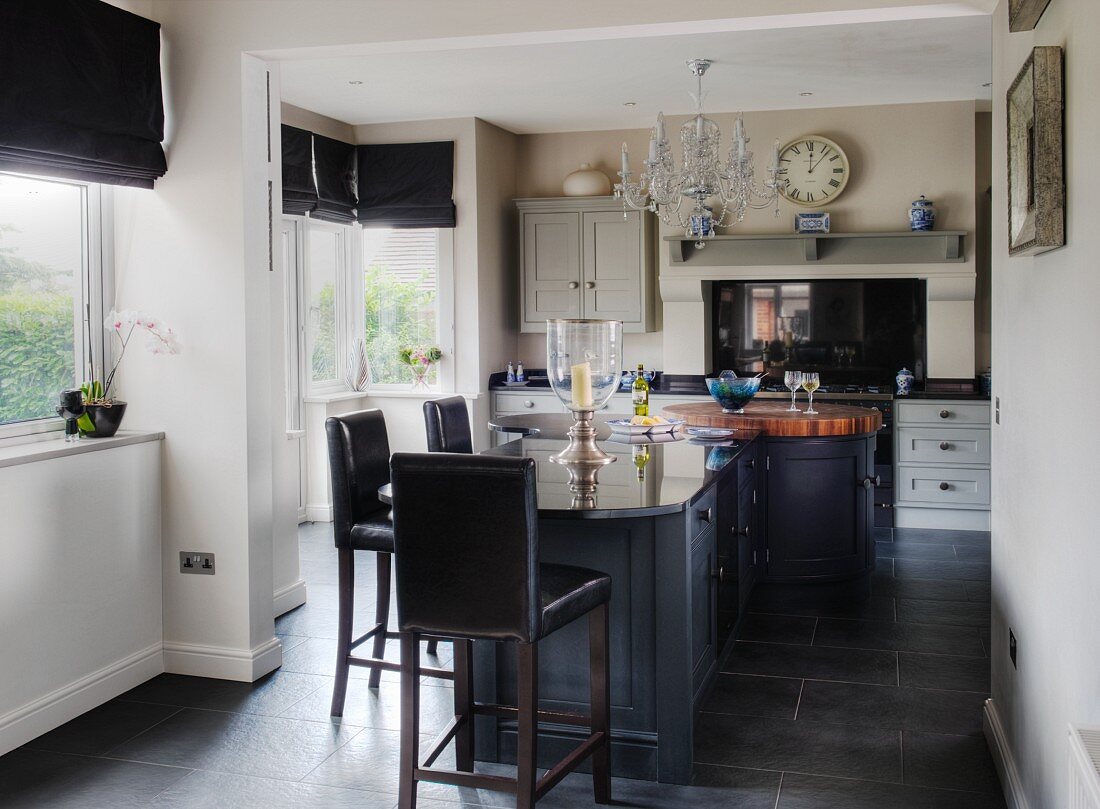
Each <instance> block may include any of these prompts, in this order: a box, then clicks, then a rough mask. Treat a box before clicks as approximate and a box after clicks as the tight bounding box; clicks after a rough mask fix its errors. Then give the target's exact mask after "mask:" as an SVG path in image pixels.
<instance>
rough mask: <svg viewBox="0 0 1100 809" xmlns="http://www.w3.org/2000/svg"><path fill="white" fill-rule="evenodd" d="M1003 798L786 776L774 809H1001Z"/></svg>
mask: <svg viewBox="0 0 1100 809" xmlns="http://www.w3.org/2000/svg"><path fill="white" fill-rule="evenodd" d="M1004 807H1005V803H1004V798H1002V797H1000V796H997V795H978V794H975V793H973V792H958V791H953V790H943V789H927V788H924V787H913V786H903V785H901V784H881V783H875V782H874V781H855V780H851V779H846V778H822V777H820V776H813V775H799V774H796V773H785V774H784V775H783V788H782V790H781V791H780V795H779V803H778V804H776V809H1004Z"/></svg>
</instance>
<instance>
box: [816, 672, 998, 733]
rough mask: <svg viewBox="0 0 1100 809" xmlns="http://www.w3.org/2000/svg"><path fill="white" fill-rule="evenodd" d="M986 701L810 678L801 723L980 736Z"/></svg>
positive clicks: (973, 696) (961, 694)
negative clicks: (983, 708) (804, 721)
mask: <svg viewBox="0 0 1100 809" xmlns="http://www.w3.org/2000/svg"><path fill="white" fill-rule="evenodd" d="M985 700H986V695H985V694H981V693H968V692H965V691H935V690H932V689H925V688H898V687H897V686H884V685H857V684H854V683H830V682H820V681H816V680H807V681H806V685H805V687H804V688H803V689H802V698H801V700H800V701H799V703H798V719H799V721H802V720H810V721H817V722H833V723H836V724H844V725H861V726H863V727H877V728H885V729H887V730H923V731H931V732H935V733H955V734H959V735H971V736H980V735H981V734H982V704H983V703H984V702H985Z"/></svg>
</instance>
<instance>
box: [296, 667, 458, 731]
mask: <svg viewBox="0 0 1100 809" xmlns="http://www.w3.org/2000/svg"><path fill="white" fill-rule="evenodd" d="M331 705H332V679H331V678H329V684H328V685H327V686H326V687H324V688H320V689H318V690H317V691H315V692H314V693H312V694H310V695H309V696H308V697H306V698H305V699H303V700H299V701H298V702H296V703H294V704H293V705H291V706H290V707H289V708H287V709H286V710H285V711H283V712H282V713H281V714H279V715H280V716H282V717H286V718H287V719H306V720H309V721H311V722H335V723H341V722H342V723H344V724H348V725H352V726H356V727H364V728H385V729H389V730H400V729H401V687H400V684H398V683H391V682H383V683H382V684H381V685H380V686H379V688H378V690H377V691H375V690H372V689H370V688H368V687H367V684H366V683H365V682H363V681H362V680H352V681H349V682H348V691H347V696H346V697H345V699H344V714H343V717H341V718H339V719H337V718H334V717H331V716H330V715H329V710H330V709H331ZM452 716H454V689H451V688H441V687H430V686H424V687H422V688H421V689H420V727H421V729H422V730H423V732H424V733H436V732H438V731H439V730H440V729H442V728H443V726H444V725H446V724H447V722H449V721H450V720H451V717H452Z"/></svg>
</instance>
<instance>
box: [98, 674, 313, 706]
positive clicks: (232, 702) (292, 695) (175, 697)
mask: <svg viewBox="0 0 1100 809" xmlns="http://www.w3.org/2000/svg"><path fill="white" fill-rule="evenodd" d="M330 682H331V681H330V680H329V679H328V678H325V677H319V676H316V675H313V674H303V673H300V672H294V671H289V670H283V669H279V670H276V671H274V672H272V673H271V674H268V675H267V676H265V677H261V678H260V679H259V680H257V681H256V682H254V683H241V682H236V681H232V680H215V679H211V678H207V677H186V676H184V675H182V674H161V675H160V676H158V677H154V678H153V679H152V680H149V681H148V682H144V683H142V684H141V685H139V686H138V687H137V688H131V689H130V690H129V691H127V692H126V693H125V694H123V695H122V696H121V697H119V698H118V699H119V700H122V701H127V702H148V703H155V704H157V705H175V706H177V707H180V708H202V709H204V710H210V711H232V712H234V713H250V714H264V715H267V716H275V715H276V714H278V713H280V712H281V711H284V710H286V709H287V708H289V707H290V706H291V705H293V704H294V703H295V702H297V701H298V700H300V699H302V698H303V697H306V696H309V695H310V694H312V693H313V692H314V691H316V690H317V689H319V688H325V687H327V686H328V685H329V684H330Z"/></svg>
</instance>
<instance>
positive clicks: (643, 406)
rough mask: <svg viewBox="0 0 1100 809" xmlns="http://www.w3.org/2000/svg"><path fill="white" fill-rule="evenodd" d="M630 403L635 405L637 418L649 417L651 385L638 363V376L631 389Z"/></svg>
mask: <svg viewBox="0 0 1100 809" xmlns="http://www.w3.org/2000/svg"><path fill="white" fill-rule="evenodd" d="M630 401H631V403H632V404H633V405H634V415H635V416H648V415H649V383H648V382H646V381H645V377H644V376H642V364H641V363H640V362H639V363H638V375H637V376H635V377H634V384H633V385H632V386H631V387H630Z"/></svg>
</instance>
